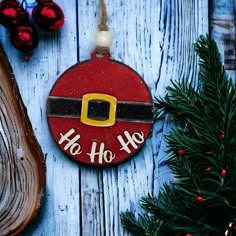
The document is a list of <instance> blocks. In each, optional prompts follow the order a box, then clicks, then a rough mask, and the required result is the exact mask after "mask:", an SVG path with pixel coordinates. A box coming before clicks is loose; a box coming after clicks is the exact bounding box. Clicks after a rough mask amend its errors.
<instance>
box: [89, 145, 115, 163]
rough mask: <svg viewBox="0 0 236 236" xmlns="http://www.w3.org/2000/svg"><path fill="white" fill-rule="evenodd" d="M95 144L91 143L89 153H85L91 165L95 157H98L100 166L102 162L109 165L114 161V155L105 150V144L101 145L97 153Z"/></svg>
mask: <svg viewBox="0 0 236 236" xmlns="http://www.w3.org/2000/svg"><path fill="white" fill-rule="evenodd" d="M97 145H98V144H97V142H93V143H92V147H91V152H90V153H87V155H88V156H90V161H91V163H94V162H95V157H96V156H98V163H99V164H102V163H103V161H105V162H106V163H111V162H112V161H113V160H114V159H115V156H116V155H115V154H113V153H112V151H111V150H105V144H104V143H101V144H100V147H99V149H98V151H97Z"/></svg>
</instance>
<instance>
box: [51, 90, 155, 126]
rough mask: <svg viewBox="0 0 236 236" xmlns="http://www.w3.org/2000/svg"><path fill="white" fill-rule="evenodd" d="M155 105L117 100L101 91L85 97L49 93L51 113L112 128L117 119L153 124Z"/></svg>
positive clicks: (52, 115)
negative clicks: (57, 95)
mask: <svg viewBox="0 0 236 236" xmlns="http://www.w3.org/2000/svg"><path fill="white" fill-rule="evenodd" d="M153 110H154V109H153V104H152V103H143V102H126V101H117V99H116V98H115V97H113V96H110V95H107V94H101V93H89V94H85V95H84V96H83V97H82V99H81V98H68V97H56V96H49V97H48V100H47V116H49V117H65V118H80V120H81V122H82V123H84V124H87V125H90V126H100V127H108V126H112V125H114V124H115V121H128V122H143V123H153V119H154V116H153V113H154V112H153Z"/></svg>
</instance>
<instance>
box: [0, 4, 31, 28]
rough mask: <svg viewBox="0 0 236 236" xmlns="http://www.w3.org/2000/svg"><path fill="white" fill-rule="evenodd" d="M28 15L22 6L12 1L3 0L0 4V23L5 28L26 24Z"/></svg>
mask: <svg viewBox="0 0 236 236" xmlns="http://www.w3.org/2000/svg"><path fill="white" fill-rule="evenodd" d="M28 20H29V14H28V12H27V11H25V10H24V8H23V6H22V5H21V4H20V3H19V2H18V1H14V0H4V1H2V2H1V3H0V23H1V24H2V25H3V26H4V27H6V28H8V29H9V28H12V27H16V26H18V25H23V24H26V23H27V22H28Z"/></svg>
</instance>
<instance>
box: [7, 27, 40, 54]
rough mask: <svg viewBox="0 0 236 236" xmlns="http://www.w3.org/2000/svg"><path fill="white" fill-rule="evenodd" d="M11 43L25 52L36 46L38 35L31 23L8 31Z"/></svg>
mask: <svg viewBox="0 0 236 236" xmlns="http://www.w3.org/2000/svg"><path fill="white" fill-rule="evenodd" d="M10 40H11V43H12V45H13V46H14V47H15V48H16V49H18V50H20V51H22V52H27V51H30V50H32V49H34V48H36V47H37V46H38V43H39V36H38V33H37V30H36V29H35V27H34V26H33V25H25V26H18V27H16V28H13V29H12V30H11V32H10Z"/></svg>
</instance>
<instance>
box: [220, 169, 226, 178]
mask: <svg viewBox="0 0 236 236" xmlns="http://www.w3.org/2000/svg"><path fill="white" fill-rule="evenodd" d="M226 174H227V171H226V170H222V171H221V176H222V177H223V178H225V176H226Z"/></svg>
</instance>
